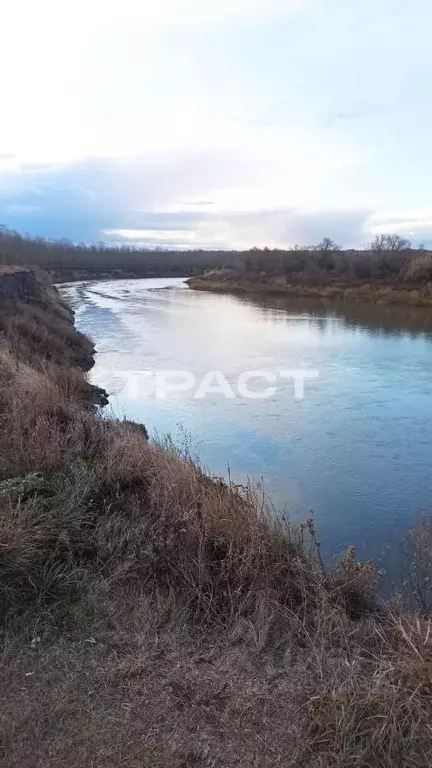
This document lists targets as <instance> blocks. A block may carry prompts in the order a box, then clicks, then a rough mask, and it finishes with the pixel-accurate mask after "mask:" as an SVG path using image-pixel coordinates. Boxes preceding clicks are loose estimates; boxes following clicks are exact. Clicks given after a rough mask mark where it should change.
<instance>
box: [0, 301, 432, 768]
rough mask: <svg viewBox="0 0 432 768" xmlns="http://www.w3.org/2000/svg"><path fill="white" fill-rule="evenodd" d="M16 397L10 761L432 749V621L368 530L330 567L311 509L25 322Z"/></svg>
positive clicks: (255, 759) (10, 512) (7, 440)
mask: <svg viewBox="0 0 432 768" xmlns="http://www.w3.org/2000/svg"><path fill="white" fill-rule="evenodd" d="M8 311H10V305H9V310H8ZM20 311H21V309H19V308H18V309H17V312H20ZM11 327H12V326H11ZM13 327H14V329H15V330H14V334H16V328H17V326H16V324H15V325H13ZM46 327H50V333H52V334H53V333H54V332H55V326H54V325H51V326H50V325H49V323H46ZM21 329H22V326H21ZM21 332H24V331H23V330H21ZM61 335H62V334H61ZM65 338H66V337H65V336H63V335H62V339H63V340H64V339H65ZM14 339H16V335H14ZM62 343H63V342H62ZM66 359H67V360H70V358H68V357H67V358H66ZM0 412H1V415H2V420H3V422H2V425H3V426H4V429H3V430H2V432H1V435H0V610H1V639H2V643H3V652H2V656H1V660H0V675H1V682H2V685H1V686H0V690H1V693H0V696H1V707H0V726H1V733H2V736H1V739H0V754H1V757H2V764H3V765H5V766H9V767H10V768H12V766H20V768H21V766H31V767H32V768H34V767H36V766H41V767H42V766H44V768H45V767H46V766H56V767H58V766H64V767H65V768H66V767H69V766H81V765H92V766H94V767H95V768H99V767H100V768H105V767H106V766H119V765H127V766H132V767H135V766H136V768H138V766H140V767H141V766H149V767H150V766H152V767H153V766H160V768H167V767H168V766H169V767H170V768H171V767H174V766H175V767H176V768H186V766H206V767H207V766H208V767H209V768H210V767H220V768H223V767H225V766H238V767H239V768H246V767H248V768H249V766H293V768H294V766H296V767H297V766H304V767H305V768H306V766H309V767H310V766H312V767H314V766H316V767H317V768H318V767H319V768H330V767H333V766H343V767H344V768H345V767H346V766H348V768H350V767H351V766H352V768H360V767H363V766H382V767H383V768H394V766H428V765H432V751H431V722H430V701H431V693H432V687H431V686H432V680H431V664H432V658H431V653H432V650H431V649H432V631H431V626H430V619H429V618H428V616H427V612H425V611H424V610H423V612H422V613H421V614H418V616H417V615H416V614H414V613H411V614H407V613H406V611H404V610H402V609H401V608H399V609H398V611H396V609H394V608H393V609H390V606H389V605H383V604H382V603H380V601H379V599H378V597H377V591H376V584H375V574H374V569H373V567H372V566H371V565H370V564H363V565H361V564H359V563H357V561H356V558H355V553H354V551H353V550H352V549H351V550H349V551H348V552H347V553H346V554H345V555H344V556H343V557H342V558H341V560H340V561H339V562H338V563H337V564H336V565H335V566H334V567H333V568H332V569H331V570H329V571H326V570H325V569H323V568H322V566H321V564H320V560H319V556H318V552H317V549H316V547H315V546H314V528H313V523H312V521H306V523H305V524H304V525H303V526H301V527H300V528H293V527H291V526H289V525H288V524H287V523H286V522H284V521H278V520H277V519H276V518H275V517H274V515H272V514H269V512H268V510H267V508H266V504H265V502H264V501H263V499H262V498H260V497H259V496H257V495H256V494H255V493H254V492H253V490H252V489H250V488H242V487H236V486H232V485H226V484H224V483H223V482H221V481H219V480H217V479H214V478H210V477H208V476H207V475H205V474H204V473H203V471H202V470H201V469H200V468H199V467H198V466H197V465H196V463H194V462H193V461H191V460H190V459H189V458H188V457H187V456H184V455H181V454H180V453H179V452H178V451H176V450H175V449H174V448H173V447H170V446H168V445H158V444H151V443H149V442H148V441H147V440H146V438H145V434H144V431H143V430H142V429H140V428H139V427H137V425H134V424H132V423H129V422H116V421H108V420H105V419H103V418H102V417H101V416H100V415H98V414H97V413H94V412H92V411H89V409H88V407H87V406H86V397H85V379H84V377H83V376H82V374H81V373H80V372H79V371H78V370H77V369H76V368H74V367H71V366H70V364H68V363H66V364H65V365H63V366H61V365H60V364H59V363H58V362H52V361H50V360H47V359H46V357H40V356H39V355H37V354H34V355H33V356H31V355H30V356H29V355H26V356H25V359H22V358H21V356H19V357H16V356H15V355H14V354H13V351H12V345H11V343H10V339H8V338H5V339H4V344H3V349H2V350H0ZM421 541H422V543H423V544H424V542H425V541H426V539H425V538H424V537H422V538H421ZM423 548H424V547H423ZM422 551H423V550H422ZM419 579H420V580H421V578H420V576H419V574H417V581H418V580H419Z"/></svg>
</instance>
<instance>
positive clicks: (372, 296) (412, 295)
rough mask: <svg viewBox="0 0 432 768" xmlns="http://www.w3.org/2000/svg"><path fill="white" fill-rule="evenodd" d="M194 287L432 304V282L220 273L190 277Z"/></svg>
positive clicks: (197, 288)
mask: <svg viewBox="0 0 432 768" xmlns="http://www.w3.org/2000/svg"><path fill="white" fill-rule="evenodd" d="M188 284H189V286H190V287H191V288H193V289H194V290H197V291H212V292H214V293H236V294H242V293H260V294H266V293H268V294H270V295H275V296H292V297H308V298H315V299H337V300H341V301H349V302H357V303H372V304H377V305H380V306H381V305H383V306H394V305H396V306H408V307H431V306H432V291H431V283H425V284H423V285H418V284H417V283H414V284H412V285H410V284H409V283H403V282H400V283H392V284H390V285H385V284H383V283H382V282H381V283H378V284H373V283H361V282H357V281H353V282H352V283H346V282H339V281H336V282H335V283H334V284H331V283H330V284H329V283H328V282H327V283H322V282H320V279H319V278H318V279H316V280H310V279H309V280H305V281H302V280H300V279H293V278H290V279H289V280H287V279H286V278H274V277H269V278H266V277H265V276H260V277H257V276H249V275H246V276H244V277H242V278H241V279H239V278H238V277H231V278H226V279H220V276H219V272H215V273H213V275H212V274H211V273H209V274H208V275H206V276H202V277H193V278H190V279H189V280H188Z"/></svg>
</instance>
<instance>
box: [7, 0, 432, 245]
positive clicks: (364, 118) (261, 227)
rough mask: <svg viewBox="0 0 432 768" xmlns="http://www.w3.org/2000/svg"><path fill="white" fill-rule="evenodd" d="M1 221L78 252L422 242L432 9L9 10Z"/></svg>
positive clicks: (45, 6) (27, 3)
mask: <svg viewBox="0 0 432 768" xmlns="http://www.w3.org/2000/svg"><path fill="white" fill-rule="evenodd" d="M7 6H8V7H6V8H5V9H3V10H2V31H3V35H2V45H1V46H0V67H1V72H2V73H3V77H2V94H1V99H2V107H3V109H2V120H1V121H0V223H2V224H6V225H7V226H10V227H14V228H16V229H18V230H19V231H21V232H29V233H31V234H34V235H45V236H48V237H61V236H65V237H68V238H71V239H73V240H84V241H85V242H90V241H97V240H105V241H107V242H133V243H135V244H149V245H165V246H182V247H183V246H184V247H191V246H192V247H206V248H207V247H222V248H225V247H236V248H243V247H250V246H252V245H257V246H264V245H269V246H287V245H290V244H294V243H305V244H311V243H314V242H317V241H318V240H319V239H321V238H322V237H323V236H324V235H328V236H330V237H333V238H334V239H336V240H337V241H338V242H340V243H341V244H343V245H345V246H356V245H362V244H365V243H367V242H368V241H369V240H370V239H371V238H372V237H373V235H374V234H376V233H378V232H385V231H392V232H398V233H400V234H403V235H407V236H408V237H410V238H411V239H412V240H413V241H414V243H416V242H420V241H423V242H426V243H430V244H432V194H431V192H432V152H431V146H430V144H431V135H432V130H431V129H432V99H431V98H430V94H429V92H430V83H431V79H432V49H431V46H430V30H431V28H432V5H431V4H430V2H428V0H411V2H410V3H408V2H406V0H404V2H402V1H401V0H374V1H373V2H372V0H362V2H353V0H158V2H157V3H155V2H152V3H150V2H146V0H122V1H121V2H112V1H111V0H104V1H102V0H85V1H84V0H74V2H64V3H60V2H58V0H55V1H54V0H39V2H38V3H34V2H32V0H15V2H14V3H8V4H7Z"/></svg>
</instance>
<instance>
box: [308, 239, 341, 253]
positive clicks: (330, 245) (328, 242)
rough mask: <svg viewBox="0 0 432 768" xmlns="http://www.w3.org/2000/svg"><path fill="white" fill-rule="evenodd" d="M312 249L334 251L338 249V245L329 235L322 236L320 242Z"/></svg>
mask: <svg viewBox="0 0 432 768" xmlns="http://www.w3.org/2000/svg"><path fill="white" fill-rule="evenodd" d="M314 250H315V251H319V252H320V253H334V251H340V245H338V244H337V243H335V241H334V240H332V239H331V237H323V239H322V240H321V242H320V243H318V245H316V246H315V248H314Z"/></svg>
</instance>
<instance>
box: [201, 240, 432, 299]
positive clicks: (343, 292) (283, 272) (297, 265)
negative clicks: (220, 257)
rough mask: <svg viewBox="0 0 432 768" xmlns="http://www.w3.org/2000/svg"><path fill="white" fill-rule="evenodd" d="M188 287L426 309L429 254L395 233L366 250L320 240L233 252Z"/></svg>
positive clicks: (431, 275)
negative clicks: (309, 244) (232, 257)
mask: <svg viewBox="0 0 432 768" xmlns="http://www.w3.org/2000/svg"><path fill="white" fill-rule="evenodd" d="M189 285H190V286H191V288H194V289H196V290H209V291H216V292H225V291H230V292H233V293H244V292H261V293H272V294H275V295H285V296H310V297H312V298H318V299H341V300H344V301H345V300H346V301H357V302H364V301H366V302H373V303H375V304H385V305H391V304H405V305H408V306H425V307H430V306H432V254H431V253H430V252H425V251H424V250H422V249H420V250H415V249H412V248H411V247H410V244H409V242H408V241H407V240H404V239H403V238H399V237H398V236H397V235H382V236H380V237H377V238H376V239H375V241H374V242H373V243H371V245H370V246H369V248H368V249H367V250H364V251H354V250H345V251H344V250H341V249H340V248H339V247H338V246H336V245H335V243H333V242H332V241H331V240H329V239H328V238H325V239H324V240H323V242H322V243H320V244H319V245H317V246H314V247H312V248H300V247H296V248H293V249H291V250H288V251H281V250H277V249H276V250H269V249H264V250H258V249H254V250H252V251H248V252H242V253H239V254H237V257H236V260H235V261H233V262H232V264H231V265H230V267H229V268H226V267H225V268H223V269H217V270H215V269H213V270H208V271H207V272H206V273H205V274H204V275H198V276H195V277H192V278H191V279H190V280H189Z"/></svg>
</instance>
